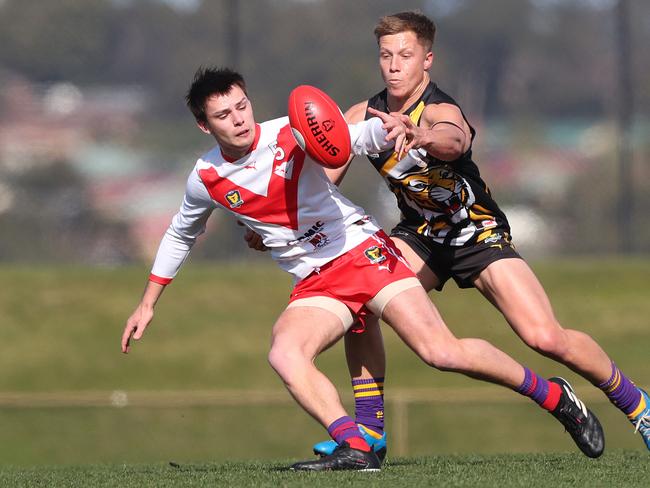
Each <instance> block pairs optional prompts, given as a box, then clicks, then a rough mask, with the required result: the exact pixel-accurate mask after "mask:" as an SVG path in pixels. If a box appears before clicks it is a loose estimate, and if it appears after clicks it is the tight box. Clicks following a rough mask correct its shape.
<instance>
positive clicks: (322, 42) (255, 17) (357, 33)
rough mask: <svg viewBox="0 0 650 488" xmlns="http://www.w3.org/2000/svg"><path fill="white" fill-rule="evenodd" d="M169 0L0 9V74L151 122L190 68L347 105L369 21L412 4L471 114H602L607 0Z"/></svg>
mask: <svg viewBox="0 0 650 488" xmlns="http://www.w3.org/2000/svg"><path fill="white" fill-rule="evenodd" d="M170 3H172V2H162V1H154V0H131V1H128V0H119V1H118V0H58V1H56V2H39V1H34V0H4V1H3V2H0V67H1V68H2V69H4V70H10V71H15V72H18V73H20V74H22V75H24V76H26V77H27V78H29V79H31V80H35V81H42V82H52V81H58V80H65V81H71V82H74V83H77V84H81V85H112V84H136V85H142V86H145V87H147V88H148V89H149V90H151V92H152V94H153V95H154V100H155V103H154V104H153V105H152V109H153V110H154V111H155V112H156V116H160V115H164V116H171V115H178V114H179V113H180V112H183V111H184V110H185V109H184V107H183V103H182V96H181V94H182V93H184V91H185V89H186V87H187V85H188V82H189V80H190V79H191V75H192V73H193V72H194V70H195V69H196V67H197V65H199V64H217V65H221V64H226V63H233V62H234V63H236V64H238V65H239V66H238V68H240V69H241V70H242V71H243V72H244V73H245V75H246V76H247V77H248V79H249V83H250V85H251V87H252V88H255V92H256V93H257V94H258V95H260V96H261V97H262V100H261V103H262V104H263V110H264V111H266V112H268V113H269V114H271V113H275V112H278V111H281V110H283V103H281V102H282V101H283V100H285V99H286V94H287V93H288V91H289V90H290V89H291V87H293V86H295V85H296V84H300V83H307V82H308V83H314V84H318V85H320V86H322V87H325V88H327V89H328V90H329V91H331V92H332V93H333V94H334V95H336V96H338V97H339V98H340V99H341V103H342V104H344V102H345V103H352V102H354V101H356V100H357V99H358V98H361V97H363V96H366V95H367V94H368V93H372V92H374V91H376V90H377V88H378V87H380V80H379V78H378V73H377V69H376V49H375V41H374V37H373V34H372V29H373V26H374V24H375V22H376V21H377V19H378V18H379V17H380V16H381V15H384V14H387V13H392V12H395V11H400V10H405V9H419V10H421V11H423V12H425V13H427V14H429V15H430V16H432V17H433V18H434V19H435V20H436V22H437V24H438V35H437V40H436V47H435V52H436V54H437V61H436V64H435V65H434V75H435V77H436V78H437V79H439V80H441V82H442V84H443V86H445V87H448V90H449V91H451V92H452V93H454V94H455V95H456V96H458V97H459V98H462V99H463V100H464V105H465V106H466V107H467V108H468V109H471V110H472V112H473V114H474V115H475V116H476V117H480V118H491V117H497V116H509V115H519V114H535V115H536V116H540V115H542V116H548V117H563V116H571V117H580V116H587V117H593V116H603V115H607V114H609V113H611V112H612V111H613V107H612V105H613V103H614V100H615V91H616V89H615V79H616V75H615V73H616V69H617V55H616V52H615V49H616V45H615V37H616V33H615V16H614V13H613V9H614V6H615V1H614V0H564V1H557V0H490V1H481V0H458V1H453V2H452V1H449V0H429V1H426V0H421V1H403V2H402V1H394V0H393V1H388V0H376V1H355V2H349V1H347V0H320V1H319V0H311V1H307V0H302V1H299V0H247V1H246V2H231V1H229V0H204V1H202V2H196V5H197V8H196V9H189V10H187V9H184V10H183V9H174V8H172V7H171V6H170ZM233 4H237V5H236V7H233ZM649 18H650V3H648V2H646V1H645V0H631V1H630V27H631V32H630V38H631V41H632V46H633V68H634V71H633V86H634V87H635V91H636V101H637V104H636V109H637V110H638V112H640V113H644V114H647V112H648V108H649V107H650V103H649V102H650V64H648V63H647V62H646V59H645V53H644V50H645V46H647V45H648V42H649V41H650V21H648V19H649ZM233 26H236V28H233ZM232 33H236V34H237V35H238V41H237V43H236V44H234V43H235V41H234V40H233V39H229V37H228V36H229V35H231V34H232ZM233 49H236V50H237V53H239V54H238V57H239V59H233V52H232V51H233Z"/></svg>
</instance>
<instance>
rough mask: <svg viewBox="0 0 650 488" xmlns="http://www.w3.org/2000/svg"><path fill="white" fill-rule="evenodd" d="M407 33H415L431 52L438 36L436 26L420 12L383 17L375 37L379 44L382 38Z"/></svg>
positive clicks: (378, 24) (376, 28) (376, 29)
mask: <svg viewBox="0 0 650 488" xmlns="http://www.w3.org/2000/svg"><path fill="white" fill-rule="evenodd" d="M407 31H411V32H413V33H415V35H416V36H417V38H418V41H419V42H420V43H421V44H422V45H423V46H424V47H425V48H426V49H427V51H430V50H431V48H432V47H433V40H434V38H435V36H436V26H435V24H434V23H433V21H432V20H431V19H430V18H429V17H427V16H426V15H424V14H422V13H420V12H399V13H396V14H393V15H386V16H385V17H382V18H381V19H379V22H378V23H377V26H376V27H375V37H376V38H377V42H379V38H380V37H384V36H389V35H393V34H399V33H401V32H407Z"/></svg>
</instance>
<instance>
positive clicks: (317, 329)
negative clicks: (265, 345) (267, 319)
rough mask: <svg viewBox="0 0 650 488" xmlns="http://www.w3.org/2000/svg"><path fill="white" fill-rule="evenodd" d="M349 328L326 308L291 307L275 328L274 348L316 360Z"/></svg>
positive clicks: (273, 333)
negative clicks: (315, 358)
mask: <svg viewBox="0 0 650 488" xmlns="http://www.w3.org/2000/svg"><path fill="white" fill-rule="evenodd" d="M339 303H340V302H339ZM345 325H346V324H344V323H343V322H342V319H341V317H340V316H339V314H336V313H334V312H332V311H330V310H327V309H325V308H321V307H317V306H300V305H298V306H290V307H288V308H286V309H285V311H284V312H282V314H281V315H280V317H278V319H277V321H276V322H275V325H274V326H273V332H272V338H271V349H272V350H273V349H277V348H281V349H283V350H285V351H288V350H290V351H292V352H294V353H299V354H300V355H302V356H304V357H307V358H311V359H313V358H314V357H316V356H317V355H318V354H319V353H320V352H322V351H324V350H325V349H327V348H328V347H330V346H331V345H333V344H334V343H335V342H336V341H338V340H339V339H341V337H343V334H344V333H345V330H346V329H345Z"/></svg>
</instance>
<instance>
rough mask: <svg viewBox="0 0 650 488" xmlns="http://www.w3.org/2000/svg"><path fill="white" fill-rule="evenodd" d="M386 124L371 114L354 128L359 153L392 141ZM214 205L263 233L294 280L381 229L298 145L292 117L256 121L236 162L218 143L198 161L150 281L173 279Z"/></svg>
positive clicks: (381, 147)
mask: <svg viewBox="0 0 650 488" xmlns="http://www.w3.org/2000/svg"><path fill="white" fill-rule="evenodd" d="M381 125H382V122H381V121H380V119H370V120H368V121H364V122H361V123H359V124H355V125H351V126H350V132H351V136H352V146H353V152H354V153H355V154H368V153H370V152H378V151H381V150H382V149H385V148H387V147H389V146H391V145H392V142H386V140H385V135H386V132H385V131H384V130H383V129H382V128H381ZM215 208H222V209H225V210H228V211H229V212H231V213H233V214H234V215H235V217H236V218H237V219H239V220H240V221H241V222H243V223H244V224H245V225H247V226H248V227H250V228H251V229H253V230H254V231H255V232H257V233H258V234H260V235H261V236H262V239H263V242H264V244H265V245H266V246H267V247H268V248H269V249H270V251H271V256H272V257H273V259H274V260H275V261H277V262H278V264H279V265H280V267H281V268H282V269H284V270H286V271H288V272H289V273H291V274H293V275H294V277H295V279H296V280H300V279H302V278H304V277H305V276H307V275H309V274H310V273H311V272H312V271H313V270H314V269H316V268H318V267H319V266H322V265H324V264H325V263H327V262H329V261H331V260H333V259H334V258H336V257H338V256H340V255H342V254H344V253H346V252H347V251H349V250H350V249H352V248H353V247H355V246H357V245H358V244H360V243H361V242H363V241H364V240H366V239H367V238H368V237H369V236H370V235H372V234H374V233H375V232H376V231H377V230H378V226H377V224H376V223H375V222H374V221H373V220H372V219H371V218H370V217H368V216H366V214H365V212H364V210H363V209H362V208H361V207H359V206H357V205H354V204H353V203H352V202H350V201H349V200H348V199H346V198H345V197H344V196H343V195H341V193H339V191H338V189H337V187H336V186H335V185H333V184H332V183H331V182H330V181H329V179H328V178H327V176H326V175H325V172H324V170H323V167H322V166H320V165H319V164H317V163H316V162H314V161H312V160H311V159H310V158H309V156H308V155H307V154H306V153H305V152H304V151H303V150H302V149H301V148H300V147H299V146H298V145H297V143H296V141H295V139H294V137H293V135H292V133H291V127H290V126H289V119H288V117H282V118H279V119H275V120H271V121H268V122H264V123H262V124H258V125H257V126H256V134H255V141H254V143H253V146H252V147H251V150H250V152H249V153H248V154H247V155H246V156H244V157H243V158H241V159H238V160H236V161H232V160H230V159H229V158H227V157H226V156H224V155H223V154H222V152H221V149H220V147H219V146H218V145H217V146H216V147H215V148H213V149H212V150H211V151H209V152H208V153H207V154H205V155H203V156H202V157H201V158H199V160H198V161H197V163H196V165H195V167H194V169H193V170H192V172H191V173H190V176H189V178H188V180H187V187H186V191H185V196H184V198H183V202H182V204H181V207H180V211H179V212H178V213H177V214H176V215H175V216H174V218H173V219H172V222H171V225H170V226H169V228H168V229H167V232H166V233H165V235H164V236H163V239H162V241H161V243H160V247H159V249H158V254H157V256H156V259H155V262H154V265H153V269H152V271H151V276H150V279H151V280H152V281H156V282H158V283H162V284H167V283H169V282H170V281H171V280H172V278H173V277H174V276H175V275H176V273H177V272H178V270H179V268H180V267H181V265H182V264H183V262H184V261H185V259H186V258H187V256H188V254H189V252H190V249H191V247H192V245H193V244H194V242H195V240H196V238H197V237H198V236H199V235H201V234H202V233H203V232H204V231H205V225H206V221H207V219H208V217H209V216H210V214H211V213H212V211H213V210H214V209H215ZM242 245H245V244H244V243H243V242H242Z"/></svg>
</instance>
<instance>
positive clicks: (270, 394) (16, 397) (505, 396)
mask: <svg viewBox="0 0 650 488" xmlns="http://www.w3.org/2000/svg"><path fill="white" fill-rule="evenodd" d="M348 393H349V392H345V391H341V396H342V397H343V398H347V396H350V397H351V393H349V394H348ZM577 393H578V395H579V396H580V397H581V398H582V399H583V400H585V401H587V402H589V403H602V402H607V399H606V398H605V396H604V395H603V394H602V393H601V392H599V391H598V390H597V389H595V388H577ZM385 400H386V402H387V403H432V404H445V403H473V402H488V403H512V402H525V401H528V400H527V399H525V398H524V397H522V396H519V395H515V394H512V393H509V392H508V391H507V390H505V389H503V388H499V387H490V386H487V387H480V388H451V387H449V388H391V389H390V391H389V392H388V394H387V395H386V397H385ZM291 404H293V399H292V398H291V397H290V396H289V394H288V393H287V392H286V391H284V390H212V391H207V390H187V391H184V390H181V391H178V390H177V391H126V390H114V391H55V392H0V408H57V407H61V408H69V407H117V408H120V407H127V406H131V407H152V408H156V407H159V408H173V407H199V406H249V405H291Z"/></svg>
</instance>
